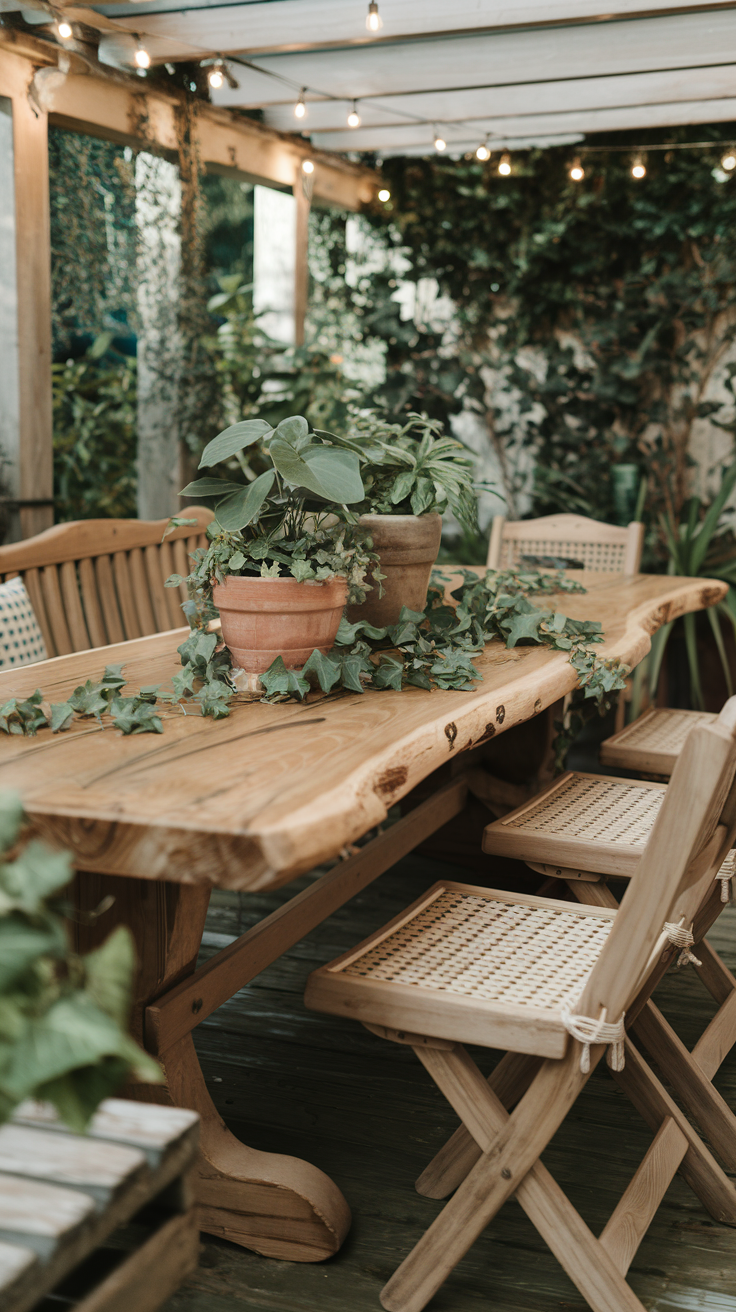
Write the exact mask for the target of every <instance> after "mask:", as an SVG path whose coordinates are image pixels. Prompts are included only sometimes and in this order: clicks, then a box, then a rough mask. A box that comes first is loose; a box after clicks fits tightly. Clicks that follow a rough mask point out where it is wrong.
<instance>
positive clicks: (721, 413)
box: [51, 123, 736, 562]
mask: <svg viewBox="0 0 736 1312" xmlns="http://www.w3.org/2000/svg"><path fill="white" fill-rule="evenodd" d="M728 131H729V129H728V126H727V125H726V126H724V125H716V126H714V127H702V126H700V127H698V128H697V129H678V130H672V131H669V132H667V133H666V134H663V133H660V134H656V133H653V134H650V137H649V139H650V141H656V140H657V139H658V136H659V139H660V140H665V139H666V140H667V141H668V142H675V143H680V144H683V145H684V144H685V143H686V142H687V140H688V137H689V138H690V140H692V139H693V138H697V139H698V140H703V139H705V140H714V141H716V142H717V141H720V140H722V141H724V142H726V141H728V140H729V138H728ZM186 132H187V125H186V123H184V124H183V125H182V145H181V149H180V161H179V162H180V172H181V175H182V179H183V181H184V184H185V185H184V192H185V204H184V206H183V214H184V225H183V226H184V227H185V228H186V231H184V232H183V234H182V235H183V238H184V250H183V256H182V270H183V272H182V277H183V279H184V281H185V282H187V281H188V285H187V286H186V287H185V288H184V292H183V298H182V300H183V304H184V305H185V306H187V305H188V306H189V309H188V310H187V315H186V323H185V324H184V325H183V330H184V331H185V336H186V338H187V358H190V359H192V358H195V357H196V360H197V362H198V373H197V376H198V377H199V379H200V380H201V384H200V386H201V387H202V388H203V389H204V390H203V392H202V404H201V405H200V407H199V409H197V407H196V405H195V406H194V409H192V403H191V397H190V398H189V402H188V404H189V417H188V422H187V424H186V425H185V428H186V435H187V440H188V442H189V445H190V446H191V447H192V448H193V454H196V449H195V448H199V447H201V446H202V445H204V443H205V442H207V441H208V440H209V439H210V438H211V437H212V436H213V435H214V433H215V432H217V431H218V429H219V428H220V427H222V426H224V424H226V423H227V422H232V421H233V420H234V419H236V418H241V417H244V416H247V415H254V414H259V413H262V414H267V416H268V418H269V419H272V420H274V422H275V421H277V420H278V418H280V417H282V416H283V415H285V414H289V413H302V414H306V415H307V417H308V418H310V419H311V421H312V423H313V424H314V425H316V426H319V427H324V428H330V427H341V428H344V427H345V425H346V424H348V423H349V422H350V418H351V414H354V413H355V412H356V411H357V410H358V409H360V408H363V407H366V406H371V407H376V408H378V409H379V410H383V411H385V412H386V413H387V416H388V417H389V418H392V419H393V418H396V417H399V416H400V415H401V414H403V413H406V412H407V411H409V410H424V411H426V412H427V413H428V414H430V415H431V416H433V417H437V418H440V419H443V420H444V421H445V422H447V423H448V425H452V426H453V428H454V430H455V431H456V433H457V434H458V435H459V436H461V437H462V438H463V439H464V440H467V441H468V443H469V444H470V445H472V446H473V447H474V449H475V450H476V452H477V453H478V458H479V468H480V469H481V470H482V472H483V474H484V475H485V476H486V477H488V476H489V475H490V477H491V478H492V479H494V480H495V482H496V484H497V486H498V490H499V492H500V493H501V494H502V495H503V496H504V497H505V502H506V506H507V512H508V513H510V514H511V515H515V514H519V513H534V514H539V513H547V512H549V511H552V510H559V509H564V510H573V511H578V512H581V513H585V514H591V515H593V516H596V517H599V518H602V519H612V518H614V515H615V507H614V502H613V480H612V477H611V466H612V464H614V463H629V464H630V463H634V464H636V465H638V466H639V467H640V469H641V471H642V474H643V475H645V476H646V478H647V500H646V513H647V516H648V518H649V520H650V522H651V523H652V524H655V525H656V524H657V523H658V516H659V514H660V513H661V512H668V514H669V516H670V518H671V519H672V520H673V521H677V520H678V519H679V517H680V516H681V514H682V513H683V509H686V506H685V503H686V501H687V498H688V497H689V495H690V494H691V493H692V492H697V493H699V494H700V495H704V496H705V497H706V499H707V498H708V496H712V495H713V493H714V491H715V489H716V487H717V485H718V480H719V476H720V473H719V471H720V470H721V468H722V466H723V464H724V463H726V462H727V461H728V460H729V459H730V456H731V451H732V444H733V433H734V431H735V430H736V423H735V422H734V414H735V410H734V402H735V399H736V397H735V395H734V386H736V385H735V384H734V377H735V376H736V350H735V349H734V336H735V334H736V179H734V178H733V177H732V176H730V175H728V174H725V173H723V172H722V170H721V169H720V167H719V159H720V154H721V151H720V150H719V149H718V147H717V146H714V147H709V148H705V149H704V148H700V147H696V146H693V147H692V148H687V149H671V150H668V151H666V152H656V153H655V152H654V151H651V152H650V153H649V156H648V160H647V169H648V171H647V176H646V178H645V179H644V180H643V181H642V182H637V181H635V180H634V179H633V178H632V177H631V175H630V172H629V167H630V157H629V155H628V154H627V152H626V151H622V150H616V149H612V147H616V146H619V147H620V146H622V145H626V144H627V141H628V139H627V136H626V134H619V135H618V136H610V137H608V138H606V139H600V140H598V141H597V143H596V144H598V145H604V146H607V147H609V148H608V149H605V150H600V151H596V152H595V153H590V154H587V155H586V156H585V161H584V162H585V178H584V180H583V182H582V183H578V184H576V183H573V182H571V181H570V179H569V178H568V175H567V169H568V167H569V162H570V157H571V152H570V149H569V148H557V149H552V150H545V151H529V152H525V153H523V154H522V153H520V154H517V155H515V156H514V171H513V174H512V176H511V177H509V178H502V177H499V175H498V174H497V172H496V171H495V168H494V164H493V161H491V163H490V164H485V165H484V164H480V163H478V162H477V161H476V160H475V158H474V157H471V158H470V159H467V158H466V159H463V160H459V161H454V160H450V159H444V158H442V157H439V156H438V157H433V158H428V159H403V160H402V159H398V160H388V161H386V162H385V163H384V165H383V173H384V176H385V177H386V180H387V185H388V186H389V187H390V189H391V193H392V201H391V203H390V204H389V205H388V206H383V205H380V204H378V203H376V205H375V207H374V208H373V209H371V210H369V211H368V212H366V213H365V214H364V215H363V216H360V217H359V218H350V219H346V216H345V215H342V214H337V213H335V212H328V211H321V210H314V211H313V213H312V217H311V231H310V244H311V255H310V260H311V275H312V279H311V281H312V290H311V306H310V314H309V321H308V328H307V345H306V346H305V347H303V348H299V349H295V348H285V347H284V346H283V345H281V344H279V343H274V342H271V341H269V340H268V339H267V338H266V337H265V335H264V334H263V333H262V332H261V331H260V330H259V328H258V325H257V323H256V322H255V321H254V318H253V312H252V233H253V221H252V214H253V201H252V189H251V188H250V186H249V185H248V184H244V183H240V182H238V181H237V180H235V179H228V178H221V177H209V176H205V177H202V176H201V175H200V171H199V169H198V165H197V161H196V160H194V161H193V160H192V159H191V158H190V157H189V156H188V155H187V153H186ZM51 150H52V156H51V159H52V248H53V286H54V350H55V360H56V363H55V366H54V368H55V468H56V489H55V494H56V496H57V517H58V518H76V517H79V516H90V515H100V514H104V515H128V514H135V487H136V474H135V442H136V397H135V333H136V241H137V237H136V224H135V159H134V157H133V155H132V152H131V151H130V149H129V148H126V149H125V150H124V149H123V148H122V147H119V146H115V145H112V144H109V143H104V142H101V141H93V140H92V139H90V138H85V137H78V136H73V135H72V134H69V133H66V132H63V131H61V130H54V131H53V132H52V134H51ZM187 197H188V198H189V199H188V201H187V199H186V198H187ZM192 299H195V300H196V302H197V312H196V313H192V311H191V303H192ZM207 304H209V312H207V311H206V309H205V307H206V305H207ZM181 326H182V325H180V327H181ZM194 339H196V340H194ZM501 508H502V503H501V501H499V500H498V498H493V497H488V496H486V497H485V498H484V506H483V511H484V519H485V521H486V522H487V520H488V518H489V516H490V514H492V513H494V512H498V511H499V510H500V509H501ZM463 550H464V552H465V554H466V555H467V558H468V559H475V558H479V557H480V554H481V552H482V548H481V546H480V545H479V544H473V543H466V544H464V547H463ZM649 550H650V554H651V556H652V559H653V561H655V562H656V558H658V559H659V560H660V562H662V561H664V559H665V558H666V552H667V548H666V544H665V540H664V537H663V535H661V534H658V533H657V532H655V533H654V534H653V535H652V536H651V538H650V545H649Z"/></svg>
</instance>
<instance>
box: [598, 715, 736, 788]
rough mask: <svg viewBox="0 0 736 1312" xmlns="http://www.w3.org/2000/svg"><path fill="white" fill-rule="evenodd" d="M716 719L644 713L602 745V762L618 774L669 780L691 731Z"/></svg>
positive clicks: (704, 716) (713, 716)
mask: <svg viewBox="0 0 736 1312" xmlns="http://www.w3.org/2000/svg"><path fill="white" fill-rule="evenodd" d="M715 719H716V716H715V715H710V714H709V713H708V712H706V711H678V710H669V709H662V710H651V711H647V712H646V714H645V715H641V716H639V718H638V719H637V720H634V723H633V724H627V726H626V728H625V729H621V730H620V731H619V733H615V734H613V735H612V737H611V738H607V739H606V740H605V742H603V743H601V752H600V755H601V762H602V764H603V765H608V766H613V767H614V768H615V769H619V770H636V771H637V772H638V773H641V774H656V775H662V776H664V777H665V778H669V776H670V775H671V774H672V771H673V770H674V768H675V761H676V760H677V758H678V756H679V755H680V752H681V751H682V745H683V743H684V741H685V739H686V737H687V735H688V734H689V732H690V730H691V729H692V728H694V726H695V725H696V724H710V723H712V722H713V721H714V720H715Z"/></svg>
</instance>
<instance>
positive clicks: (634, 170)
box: [631, 155, 647, 178]
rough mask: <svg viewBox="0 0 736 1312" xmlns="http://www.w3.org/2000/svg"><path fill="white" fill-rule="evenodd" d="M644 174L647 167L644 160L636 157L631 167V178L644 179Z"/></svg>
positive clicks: (638, 156) (639, 156)
mask: <svg viewBox="0 0 736 1312" xmlns="http://www.w3.org/2000/svg"><path fill="white" fill-rule="evenodd" d="M646 172H647V166H646V164H645V163H644V160H643V159H642V157H641V155H637V156H636V159H635V160H634V162H633V164H632V165H631V176H632V178H644V177H646Z"/></svg>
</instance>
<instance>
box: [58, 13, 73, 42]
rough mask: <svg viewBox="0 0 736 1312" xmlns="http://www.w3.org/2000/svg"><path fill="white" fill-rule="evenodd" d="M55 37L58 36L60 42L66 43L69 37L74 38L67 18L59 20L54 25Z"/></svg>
mask: <svg viewBox="0 0 736 1312" xmlns="http://www.w3.org/2000/svg"><path fill="white" fill-rule="evenodd" d="M56 35H57V36H60V37H61V39H62V41H68V40H69V38H70V37H72V36H74V33H73V31H72V25H71V23H70V22H69V20H68V19H67V18H60V19H59V21H58V23H57V24H56Z"/></svg>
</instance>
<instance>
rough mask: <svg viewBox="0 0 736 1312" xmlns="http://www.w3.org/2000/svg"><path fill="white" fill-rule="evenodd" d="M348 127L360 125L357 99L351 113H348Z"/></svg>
mask: <svg viewBox="0 0 736 1312" xmlns="http://www.w3.org/2000/svg"><path fill="white" fill-rule="evenodd" d="M348 127H349V128H359V127H360V114H359V113H358V111H357V109H356V108H355V101H353V108H352V109H351V111H350V113H349V114H348Z"/></svg>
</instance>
